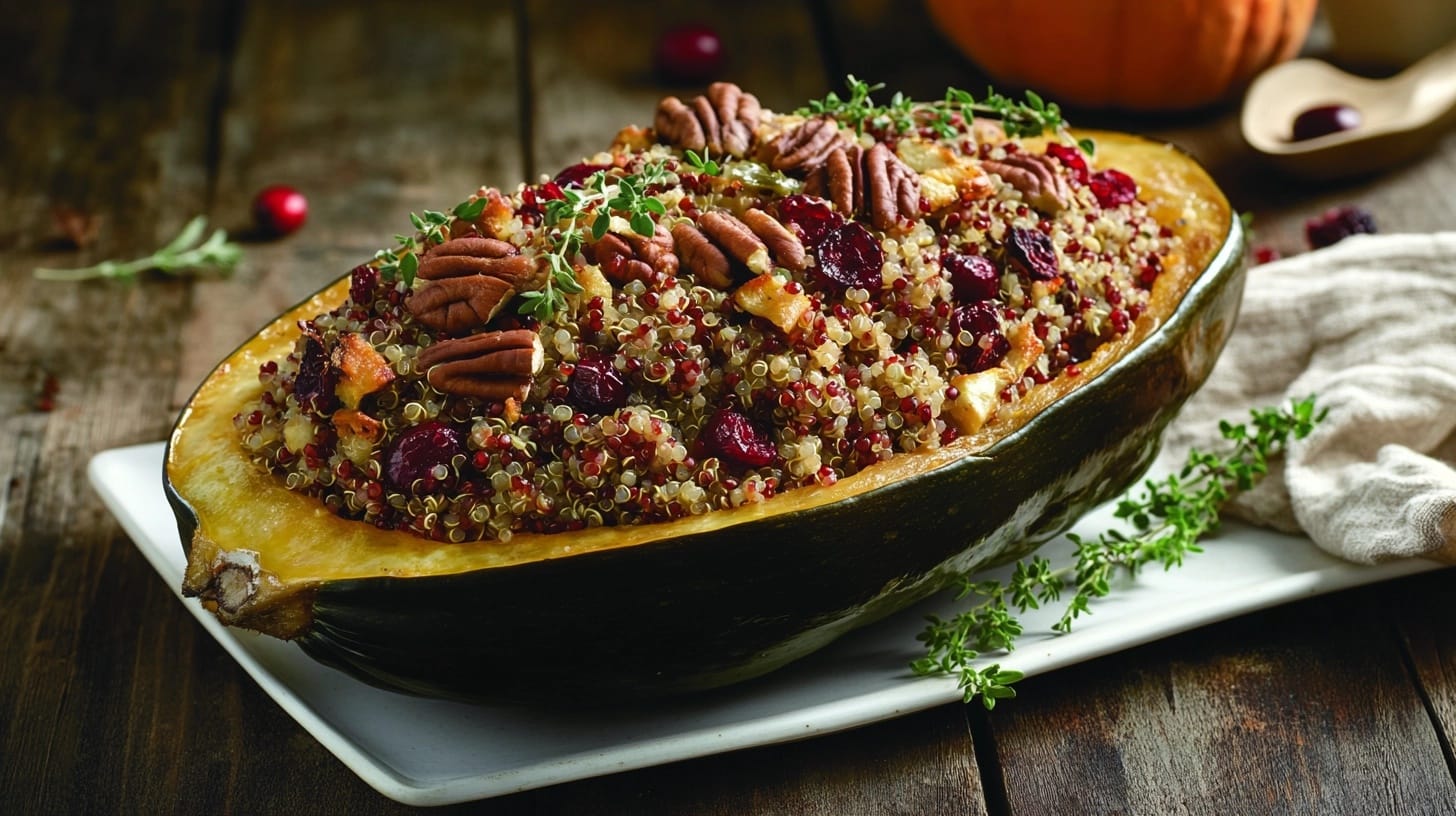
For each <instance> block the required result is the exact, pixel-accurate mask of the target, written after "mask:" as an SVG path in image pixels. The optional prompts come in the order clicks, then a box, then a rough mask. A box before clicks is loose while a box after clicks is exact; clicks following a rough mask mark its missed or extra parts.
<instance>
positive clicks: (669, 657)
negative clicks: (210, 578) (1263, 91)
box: [167, 218, 1245, 702]
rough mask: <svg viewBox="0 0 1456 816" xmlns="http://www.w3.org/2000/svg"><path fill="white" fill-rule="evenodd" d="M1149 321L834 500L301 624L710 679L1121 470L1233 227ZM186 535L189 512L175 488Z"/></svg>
mask: <svg viewBox="0 0 1456 816" xmlns="http://www.w3.org/2000/svg"><path fill="white" fill-rule="evenodd" d="M1231 221H1232V223H1231V226H1230V229H1229V233H1228V235H1227V236H1226V238H1225V240H1224V242H1223V244H1222V246H1221V247H1220V249H1219V251H1218V252H1217V254H1216V255H1215V257H1214V259H1213V261H1212V262H1211V264H1210V265H1209V267H1208V268H1207V269H1206V270H1205V271H1204V272H1203V274H1202V275H1200V276H1199V277H1198V278H1197V279H1196V280H1195V281H1194V282H1193V284H1192V285H1191V287H1190V289H1189V291H1188V292H1187V294H1186V295H1185V297H1184V298H1183V300H1182V301H1181V303H1180V304H1179V306H1178V307H1177V309H1176V311H1174V312H1173V313H1172V314H1171V315H1169V316H1168V317H1167V319H1166V321H1165V323H1164V325H1162V326H1161V327H1160V328H1159V329H1158V330H1157V331H1155V332H1154V333H1153V334H1152V335H1151V336H1149V337H1148V338H1146V339H1145V340H1144V341H1143V342H1142V343H1140V344H1139V345H1137V346H1136V347H1135V348H1133V349H1131V350H1130V351H1129V352H1128V353H1127V354H1126V355H1125V356H1124V357H1122V358H1121V359H1119V360H1116V361H1114V362H1113V363H1112V365H1111V366H1109V367H1108V368H1107V369H1106V370H1104V371H1103V372H1102V373H1101V374H1100V375H1098V376H1097V377H1095V378H1094V379H1092V380H1091V381H1089V382H1087V383H1085V384H1083V385H1082V386H1081V387H1079V388H1077V389H1076V390H1074V391H1072V392H1071V393H1070V394H1067V395H1066V396H1064V397H1063V398H1062V399H1060V400H1059V401H1057V402H1056V403H1054V404H1053V405H1051V406H1050V407H1049V408H1047V409H1046V410H1044V411H1042V412H1041V413H1040V414H1038V415H1037V416H1035V417H1034V418H1032V419H1031V420H1030V421H1029V422H1027V423H1026V424H1025V425H1024V426H1023V427H1021V428H1019V429H1017V430H1016V431H1015V432H1013V433H1012V434H1011V435H1009V436H1007V437H1006V438H1004V439H1002V440H1001V441H1000V442H998V443H996V444H995V445H993V446H992V447H990V448H989V449H987V450H986V451H985V452H984V454H983V455H979V456H971V457H967V458H965V459H962V460H959V461H956V462H954V463H951V464H949V465H946V466H944V467H941V468H938V469H935V470H932V471H928V472H924V473H920V474H917V475H915V476H913V477H910V478H906V479H903V480H900V481H897V482H895V483H893V484H890V485H887V486H885V487H882V488H879V489H876V490H872V491H869V492H866V493H863V494H860V495H857V496H854V497H852V498H849V499H846V500H844V501H840V502H836V503H833V504H830V505H825V506H821V507H817V508H813V509H808V510H801V511H797V512H793V513H788V514H781V515H777V516H769V517H766V518H762V519H759V520H755V521H752V522H748V523H743V524H737V525H734V526H731V527H726V528H721V529H718V530H713V531H709V532H702V533H698V534H696V535H692V536H688V537H681V538H676V539H666V540H658V541H651V542H646V543H642V544H638V545H634V546H631V547H624V548H618V549H609V550H601V551H594V552H588V553H582V554H579V555H573V556H571V557H569V558H562V559H556V560H550V561H540V562H535V563H529V564H522V565H518V566H511V567H504V568H492V569H484V570H477V571H473V572H468V573H461V574H455V575H443V576H426V577H412V578H389V577H377V578H362V579H351V580H339V581H332V582H327V583H325V584H323V585H321V586H320V587H319V588H318V590H317V594H316V596H315V598H314V602H313V615H314V620H313V623H312V626H311V627H310V628H309V629H308V630H307V631H306V632H304V633H303V634H302V635H301V636H300V637H299V638H298V639H297V642H298V643H299V645H300V646H302V648H303V649H304V651H306V652H307V653H308V654H310V655H311V656H313V657H314V658H316V659H318V660H320V661H322V662H324V663H327V664H329V665H333V666H336V667H338V668H340V669H342V670H344V671H346V672H348V673H350V674H352V675H354V676H356V677H358V678H360V679H362V680H365V681H367V682H370V683H374V684H377V685H381V686H384V687H387V688H392V689H396V690H402V691H408V692H414V693H419V694H425V695H430V696H443V697H453V698H461V699H474V700H481V699H488V700H503V699H531V698H551V699H554V700H557V701H560V700H562V699H576V700H580V701H582V702H590V701H593V700H603V699H610V698H621V697H639V696H654V695H661V694H665V693H675V692H683V691H690V690H695V689H704V688H711V687H715V686H721V685H725V684H728V683H732V682H737V681H739V680H744V679H747V678H750V677H754V676H757V675H760V674H763V673H765V672H768V671H771V670H773V669H775V668H778V667H780V666H782V665H784V664H786V663H788V662H790V661H792V660H796V659H798V658H800V657H803V656H804V655H807V654H809V653H810V652H812V651H814V650H816V649H818V648H819V647H821V646H824V645H825V644H827V643H828V642H829V641H830V640H832V639H833V638H834V637H837V636H838V635H840V634H843V633H844V632H847V631H849V630H850V629H852V628H855V627H857V626H861V625H864V624H867V623H870V622H872V621H874V620H877V619H879V618H881V617H883V616H885V615H887V614H889V613H891V612H894V611H897V610H899V609H903V608H905V607H906V606H908V605H910V604H912V603H914V602H916V601H918V600H920V599H922V598H924V597H926V596H928V595H929V594H931V593H933V592H935V591H937V590H939V589H942V588H943V587H945V586H946V585H947V584H948V583H949V581H950V580H951V579H952V578H953V577H954V576H955V575H956V574H957V573H961V572H964V571H966V570H970V569H976V568H981V567H989V566H992V565H995V564H999V563H1005V562H1007V561H1010V560H1014V559H1016V558H1019V557H1021V556H1023V555H1025V554H1027V553H1028V552H1030V551H1032V550H1034V549H1035V548H1036V547H1037V546H1038V545H1039V544H1040V543H1042V542H1044V541H1045V540H1047V539H1048V538H1050V537H1052V536H1055V535H1057V534H1058V533H1060V532H1062V531H1063V530H1065V529H1066V528H1067V527H1068V526H1070V525H1071V523H1072V522H1073V521H1075V520H1076V519H1077V518H1078V517H1079V516H1081V515H1082V514H1083V513H1084V512H1086V511H1087V510H1089V509H1090V508H1092V507H1093V506H1095V505H1096V504H1099V503H1101V502H1103V501H1106V500H1108V499H1110V498H1112V497H1114V496H1116V495H1118V494H1119V493H1121V492H1122V491H1124V490H1125V489H1127V487H1129V486H1130V485H1131V484H1133V483H1134V482H1135V481H1136V480H1137V479H1138V478H1139V477H1140V476H1141V474H1142V473H1143V472H1144V471H1145V470H1146V468H1147V466H1148V465H1149V464H1150V463H1151V462H1152V460H1153V458H1154V456H1155V454H1156V452H1157V450H1158V443H1159V438H1160V435H1161V433H1162V430H1163V428H1164V427H1165V426H1166V425H1167V423H1168V422H1169V421H1170V420H1171V419H1172V418H1173V416H1174V415H1175V414H1176V413H1177V411H1178V409H1179V407H1180V406H1181V405H1182V403H1183V401H1184V400H1186V399H1187V398H1188V397H1189V396H1190V395H1191V394H1192V393H1193V392H1194V391H1195V390H1196V389H1197V388H1198V386H1199V385H1201V384H1202V382H1203V381H1204V379H1205V378H1206V377H1207V375H1208V373H1209V371H1210V370H1211V369H1212V367H1213V364H1214V362H1215V360H1216V359H1217V357H1218V354H1219V352H1220V351H1221V350H1222V348H1223V345H1224V342H1225V340H1226V339H1227V337H1228V335H1229V332H1230V331H1231V330H1232V328H1233V325H1234V322H1235V319H1236V317H1237V314H1238V308H1239V303H1240V300H1241V297H1242V292H1243V284H1244V279H1245V263H1244V255H1245V252H1244V250H1245V247H1244V241H1245V239H1244V233H1243V230H1242V228H1241V225H1240V224H1239V221H1238V219H1236V218H1235V219H1231ZM167 495H168V499H169V501H170V502H171V503H172V506H173V508H174V509H175V510H176V513H177V518H178V524H179V529H180V531H181V535H182V540H183V541H184V542H190V541H191V540H192V534H193V532H194V530H195V529H196V523H197V522H196V518H195V516H194V514H193V513H192V511H191V509H190V508H189V507H188V506H187V504H186V502H185V501H183V500H182V499H181V498H180V497H179V496H178V495H177V494H176V492H175V490H174V489H173V488H172V486H171V485H170V483H169V484H168V485H167Z"/></svg>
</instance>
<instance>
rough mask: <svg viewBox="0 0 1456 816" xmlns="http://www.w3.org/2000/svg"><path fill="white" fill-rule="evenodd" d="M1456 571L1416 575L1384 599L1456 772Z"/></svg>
mask: <svg viewBox="0 0 1456 816" xmlns="http://www.w3.org/2000/svg"><path fill="white" fill-rule="evenodd" d="M1453 593H1456V575H1453V574H1452V573H1451V572H1450V571H1447V572H1441V573H1436V574H1433V575H1427V576H1422V577H1419V578H1414V579H1412V580H1410V581H1408V582H1406V586H1405V588H1404V591H1403V592H1401V593H1400V594H1399V595H1396V596H1394V599H1393V601H1391V602H1388V603H1387V604H1386V605H1385V608H1386V610H1387V611H1388V612H1389V613H1390V614H1391V616H1392V617H1393V618H1394V620H1395V626H1396V628H1397V630H1398V631H1399V632H1400V635H1401V640H1402V643H1403V644H1404V646H1405V648H1406V650H1407V654H1408V655H1409V657H1410V663H1411V672H1412V674H1413V675H1414V678H1413V679H1414V681H1415V682H1416V684H1417V687H1418V688H1419V690H1420V694H1421V699H1422V701H1423V702H1424V703H1425V705H1426V713H1427V714H1428V715H1429V716H1430V718H1431V722H1432V725H1433V726H1434V727H1435V728H1436V729H1437V730H1438V731H1439V732H1440V736H1441V749H1442V751H1443V753H1444V755H1445V760H1446V767H1447V769H1448V770H1449V771H1450V773H1451V774H1452V776H1453V777H1456V750H1453V748H1452V746H1453V745H1456V633H1453V632H1452V630H1451V626H1450V619H1451V603H1450V599H1451V597H1452V595H1453Z"/></svg>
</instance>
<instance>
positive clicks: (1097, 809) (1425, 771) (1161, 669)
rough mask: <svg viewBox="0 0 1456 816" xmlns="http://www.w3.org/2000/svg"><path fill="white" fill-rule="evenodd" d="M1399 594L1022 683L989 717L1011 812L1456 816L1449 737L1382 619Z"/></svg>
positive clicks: (1281, 614) (1215, 632)
mask: <svg viewBox="0 0 1456 816" xmlns="http://www.w3.org/2000/svg"><path fill="white" fill-rule="evenodd" d="M1450 580H1451V578H1450V576H1445V582H1446V583H1447V584H1449V583H1450ZM1407 583H1408V582H1407ZM1400 591H1401V584H1399V583H1397V584H1393V585H1391V586H1387V587H1376V588H1367V589H1362V590H1358V591H1354V592H1346V593H1341V594H1338V595H1334V596H1331V597H1328V598H1321V599H1318V600H1315V601H1309V602H1305V603H1302V604H1298V605H1295V606H1290V607H1284V608H1280V609H1276V610H1274V611H1271V612H1267V613H1263V614H1261V615H1257V616H1251V617H1248V618H1244V619H1240V620H1237V621H1233V622H1229V623H1225V624H1221V625H1218V626H1215V627H1212V628H1210V629H1208V630H1205V631H1203V632H1199V633H1196V634H1195V635H1193V636H1183V637H1179V638H1174V639H1171V640H1168V641H1165V642H1162V643H1156V644H1153V645H1150V646H1146V647H1142V648H1139V649H1134V650H1131V651H1128V652H1126V653H1122V654H1118V655H1114V656H1111V657H1107V658H1103V659H1101V660H1097V661H1093V662H1090V663H1086V664H1083V665H1079V666H1075V667H1072V668H1070V669H1068V670H1064V671H1060V672H1057V673H1055V674H1053V675H1050V676H1047V677H1045V678H1036V679H1033V680H1032V681H1029V682H1027V683H1025V684H1024V685H1023V687H1022V690H1021V693H1022V697H1021V699H1019V700H1017V702H1016V704H1015V705H1010V706H1003V707H999V708H997V710H996V711H995V713H994V714H993V716H992V717H991V718H990V727H991V730H992V731H993V732H994V734H995V741H996V750H997V755H998V758H999V760H1000V766H1001V770H1002V778H1003V781H1004V786H1005V790H1006V795H1007V799H1008V801H1009V802H1011V803H1012V807H1011V811H1012V812H1013V813H1018V812H1027V813H1039V812H1058V813H1072V812H1094V813H1128V814H1140V813H1146V814H1165V813H1209V814H1215V813H1449V812H1451V811H1452V810H1453V809H1456V786H1453V783H1452V779H1451V776H1450V774H1449V773H1448V770H1447V767H1446V762H1445V759H1444V757H1443V755H1442V749H1441V745H1440V739H1439V737H1438V733H1437V731H1436V730H1435V729H1434V728H1433V727H1432V723H1431V720H1430V718H1429V717H1428V716H1427V712H1426V710H1425V707H1424V705H1423V703H1422V700H1421V699H1420V695H1419V694H1417V692H1416V689H1414V688H1413V687H1412V685H1411V683H1410V682H1409V679H1410V678H1409V677H1408V676H1407V674H1406V672H1405V670H1404V668H1403V666H1402V656H1401V649H1400V644H1399V643H1397V642H1396V641H1395V640H1394V639H1393V638H1392V637H1391V628H1390V626H1389V625H1388V624H1387V623H1386V622H1385V620H1384V616H1383V615H1381V614H1380V612H1379V609H1378V607H1379V606H1380V605H1381V604H1382V601H1383V599H1384V598H1386V597H1387V596H1388V594H1389V593H1391V592H1396V593H1399V592H1400ZM1336 633H1337V634H1336ZM1190 639H1196V641H1197V646H1196V648H1195V647H1193V645H1192V644H1188V643H1185V642H1184V641H1187V640H1190ZM1069 758H1075V759H1074V760H1072V761H1069Z"/></svg>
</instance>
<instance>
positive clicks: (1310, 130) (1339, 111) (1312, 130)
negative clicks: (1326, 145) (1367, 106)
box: [1292, 105, 1362, 142]
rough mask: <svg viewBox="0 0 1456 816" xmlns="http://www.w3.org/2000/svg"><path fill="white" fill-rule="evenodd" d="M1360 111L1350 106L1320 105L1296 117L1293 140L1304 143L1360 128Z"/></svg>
mask: <svg viewBox="0 0 1456 816" xmlns="http://www.w3.org/2000/svg"><path fill="white" fill-rule="evenodd" d="M1361 121H1362V119H1361V116H1360V111H1358V110H1356V109H1355V108H1352V107H1350V106H1349V105H1320V106H1319V107H1315V108H1310V109H1309V110H1306V111H1304V112H1302V113H1300V114H1299V115H1298V116H1296V117H1294V127H1293V135H1292V140H1293V141H1296V142H1302V141H1304V140H1306V139H1317V138H1319V137H1321V136H1328V135H1329V134H1331V133H1340V132H1342V131H1346V130H1354V129H1355V128H1357V127H1360V123H1361Z"/></svg>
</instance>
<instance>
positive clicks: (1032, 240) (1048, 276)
mask: <svg viewBox="0 0 1456 816" xmlns="http://www.w3.org/2000/svg"><path fill="white" fill-rule="evenodd" d="M1006 260H1007V262H1009V263H1010V264H1011V267H1012V268H1013V269H1015V270H1016V271H1017V272H1019V273H1021V274H1023V275H1025V276H1026V277H1027V278H1029V279H1030V280H1034V281H1039V280H1040V281H1047V280H1052V279H1054V278H1056V277H1057V276H1058V275H1060V274H1061V267H1060V266H1059V265H1058V262H1057V250H1056V248H1055V247H1053V246H1052V239H1050V238H1048V237H1047V235H1046V233H1044V232H1042V231H1041V230H1034V229H1023V228H1021V227H1012V228H1011V232H1010V233H1008V234H1007V237H1006Z"/></svg>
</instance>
